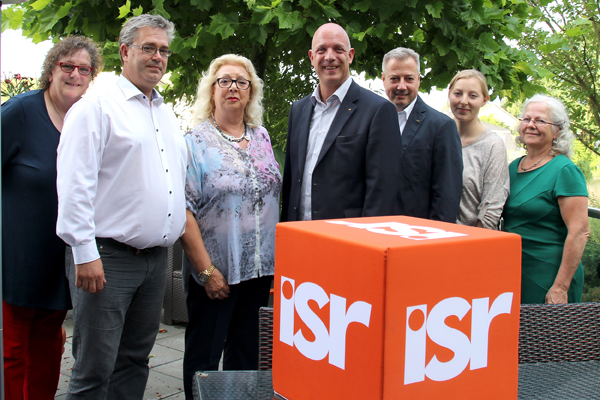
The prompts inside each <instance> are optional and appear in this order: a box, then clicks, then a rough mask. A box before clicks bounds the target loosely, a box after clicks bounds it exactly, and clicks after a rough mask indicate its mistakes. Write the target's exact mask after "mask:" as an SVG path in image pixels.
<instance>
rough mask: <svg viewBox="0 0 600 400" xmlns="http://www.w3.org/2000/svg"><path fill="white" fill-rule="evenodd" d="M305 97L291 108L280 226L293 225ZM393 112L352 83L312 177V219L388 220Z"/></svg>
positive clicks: (304, 137) (396, 139) (393, 195)
mask: <svg viewBox="0 0 600 400" xmlns="http://www.w3.org/2000/svg"><path fill="white" fill-rule="evenodd" d="M313 109H314V107H313V105H312V102H311V100H310V96H308V97H305V98H303V99H302V100H300V101H297V102H295V103H294V104H292V107H291V108H290V115H289V120H288V136H287V148H286V154H285V168H284V172H283V188H282V212H281V221H296V220H298V219H299V213H300V187H301V184H302V175H303V172H304V164H305V162H306V151H307V146H308V135H309V130H310V122H311V118H312V113H313ZM399 148H400V129H399V127H398V118H397V112H396V108H395V107H394V105H393V104H392V103H390V102H389V101H387V100H386V99H384V98H382V97H381V96H378V95H376V94H374V93H371V92H370V91H368V90H366V89H363V88H361V87H360V86H359V85H358V84H356V83H355V82H352V84H351V86H350V88H349V89H348V92H347V93H346V96H345V97H344V100H343V101H342V103H341V104H340V108H339V109H338V111H337V114H336V116H335V118H334V120H333V122H332V124H331V128H330V129H329V132H328V133H327V136H326V138H325V142H324V143H323V148H322V150H321V153H320V154H319V157H318V160H317V164H316V166H315V169H314V171H313V175H312V189H311V193H312V194H311V207H312V208H311V211H312V219H313V220H315V219H329V218H352V217H361V216H376V215H393V214H394V211H395V207H396V205H395V203H396V199H397V196H398V182H399V181H398V178H399V175H400V171H399V169H400V154H399V152H398V149H399Z"/></svg>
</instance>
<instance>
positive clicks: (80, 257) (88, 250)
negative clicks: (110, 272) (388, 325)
mask: <svg viewBox="0 0 600 400" xmlns="http://www.w3.org/2000/svg"><path fill="white" fill-rule="evenodd" d="M72 249H73V258H74V260H73V261H74V262H75V264H84V263H88V262H91V261H94V260H97V259H99V258H100V253H98V246H97V245H96V239H93V240H92V241H91V242H89V243H86V244H80V245H77V246H73V247H72Z"/></svg>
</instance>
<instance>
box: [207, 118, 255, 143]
mask: <svg viewBox="0 0 600 400" xmlns="http://www.w3.org/2000/svg"><path fill="white" fill-rule="evenodd" d="M211 117H212V120H213V123H214V124H215V127H216V128H217V131H219V133H220V134H221V136H223V137H224V138H225V139H227V140H229V141H230V142H234V143H239V142H241V141H242V140H244V139H246V140H247V141H248V142H249V141H250V136H249V135H248V127H247V126H246V123H245V122H244V134H243V135H242V136H240V137H239V138H236V137H234V136H231V135H227V134H226V133H223V131H222V130H221V128H219V125H217V120H216V119H215V115H214V114H212V115H211Z"/></svg>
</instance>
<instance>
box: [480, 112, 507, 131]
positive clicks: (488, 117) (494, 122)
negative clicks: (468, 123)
mask: <svg viewBox="0 0 600 400" xmlns="http://www.w3.org/2000/svg"><path fill="white" fill-rule="evenodd" d="M479 119H480V120H481V121H482V122H487V123H488V124H492V125H496V126H501V127H503V128H506V129H509V130H512V128H511V127H510V126H508V125H506V124H505V123H504V122H502V121H500V120H499V119H498V118H496V117H494V116H493V115H491V114H490V115H483V116H479Z"/></svg>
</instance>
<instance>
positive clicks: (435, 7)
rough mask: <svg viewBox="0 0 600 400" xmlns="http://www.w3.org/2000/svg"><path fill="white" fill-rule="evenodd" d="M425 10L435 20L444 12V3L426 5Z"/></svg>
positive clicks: (437, 2)
mask: <svg viewBox="0 0 600 400" xmlns="http://www.w3.org/2000/svg"><path fill="white" fill-rule="evenodd" d="M425 8H426V9H427V12H428V13H429V14H430V15H431V16H433V18H439V17H440V15H441V14H442V10H443V9H444V3H442V2H441V1H436V2H435V3H433V4H425Z"/></svg>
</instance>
